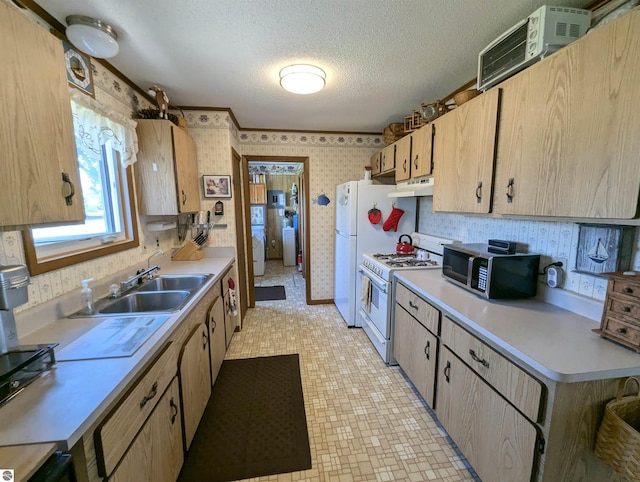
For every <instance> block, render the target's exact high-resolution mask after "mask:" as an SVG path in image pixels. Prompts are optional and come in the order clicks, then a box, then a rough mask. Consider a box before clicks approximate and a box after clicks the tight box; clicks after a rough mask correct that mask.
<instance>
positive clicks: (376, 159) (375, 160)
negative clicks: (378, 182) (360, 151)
mask: <svg viewBox="0 0 640 482" xmlns="http://www.w3.org/2000/svg"><path fill="white" fill-rule="evenodd" d="M381 159H382V152H376V153H375V154H374V155H373V156H371V175H372V176H373V175H376V174H379V173H380V169H381V166H380V161H381Z"/></svg>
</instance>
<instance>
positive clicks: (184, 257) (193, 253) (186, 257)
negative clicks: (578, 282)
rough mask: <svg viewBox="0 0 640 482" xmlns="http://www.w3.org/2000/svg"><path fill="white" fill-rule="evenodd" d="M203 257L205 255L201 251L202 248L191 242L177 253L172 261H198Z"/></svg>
mask: <svg viewBox="0 0 640 482" xmlns="http://www.w3.org/2000/svg"><path fill="white" fill-rule="evenodd" d="M203 257H204V255H203V254H202V251H200V246H198V245H197V244H196V243H194V242H193V241H191V240H189V241H187V242H186V243H185V245H184V246H183V247H182V248H180V249H179V250H178V251H176V253H175V254H174V255H173V256H172V257H171V259H172V260H173V261H198V260H199V259H202V258H203Z"/></svg>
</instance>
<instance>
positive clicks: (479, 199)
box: [476, 181, 482, 202]
mask: <svg viewBox="0 0 640 482" xmlns="http://www.w3.org/2000/svg"><path fill="white" fill-rule="evenodd" d="M476 202H482V181H480V182H478V187H476Z"/></svg>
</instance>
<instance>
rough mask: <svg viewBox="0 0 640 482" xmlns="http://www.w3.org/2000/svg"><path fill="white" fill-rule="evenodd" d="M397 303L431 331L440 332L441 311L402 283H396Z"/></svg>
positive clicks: (437, 333) (435, 333)
mask: <svg viewBox="0 0 640 482" xmlns="http://www.w3.org/2000/svg"><path fill="white" fill-rule="evenodd" d="M396 303H398V304H399V305H400V306H402V307H403V308H404V309H405V310H407V312H408V313H409V314H410V315H411V316H413V317H414V318H415V319H416V320H418V321H419V322H420V323H421V324H422V325H423V326H424V327H425V328H427V329H428V330H429V331H431V333H433V334H434V335H436V336H437V335H439V334H440V311H439V310H438V309H436V308H434V307H433V306H431V305H430V304H429V303H427V302H426V301H425V300H423V299H422V298H420V297H419V296H418V295H417V294H415V293H414V292H413V291H411V290H410V289H409V288H407V287H406V286H404V285H402V284H400V283H396Z"/></svg>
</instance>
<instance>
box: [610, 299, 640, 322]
mask: <svg viewBox="0 0 640 482" xmlns="http://www.w3.org/2000/svg"><path fill="white" fill-rule="evenodd" d="M605 311H607V312H608V313H612V314H620V315H624V316H630V317H631V318H634V319H635V320H638V321H637V322H636V323H637V324H638V325H640V304H639V303H638V300H636V299H635V298H632V297H628V296H621V295H616V294H610V295H609V296H608V297H607V301H606V303H605ZM629 321H630V322H631V323H633V322H632V320H629Z"/></svg>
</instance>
